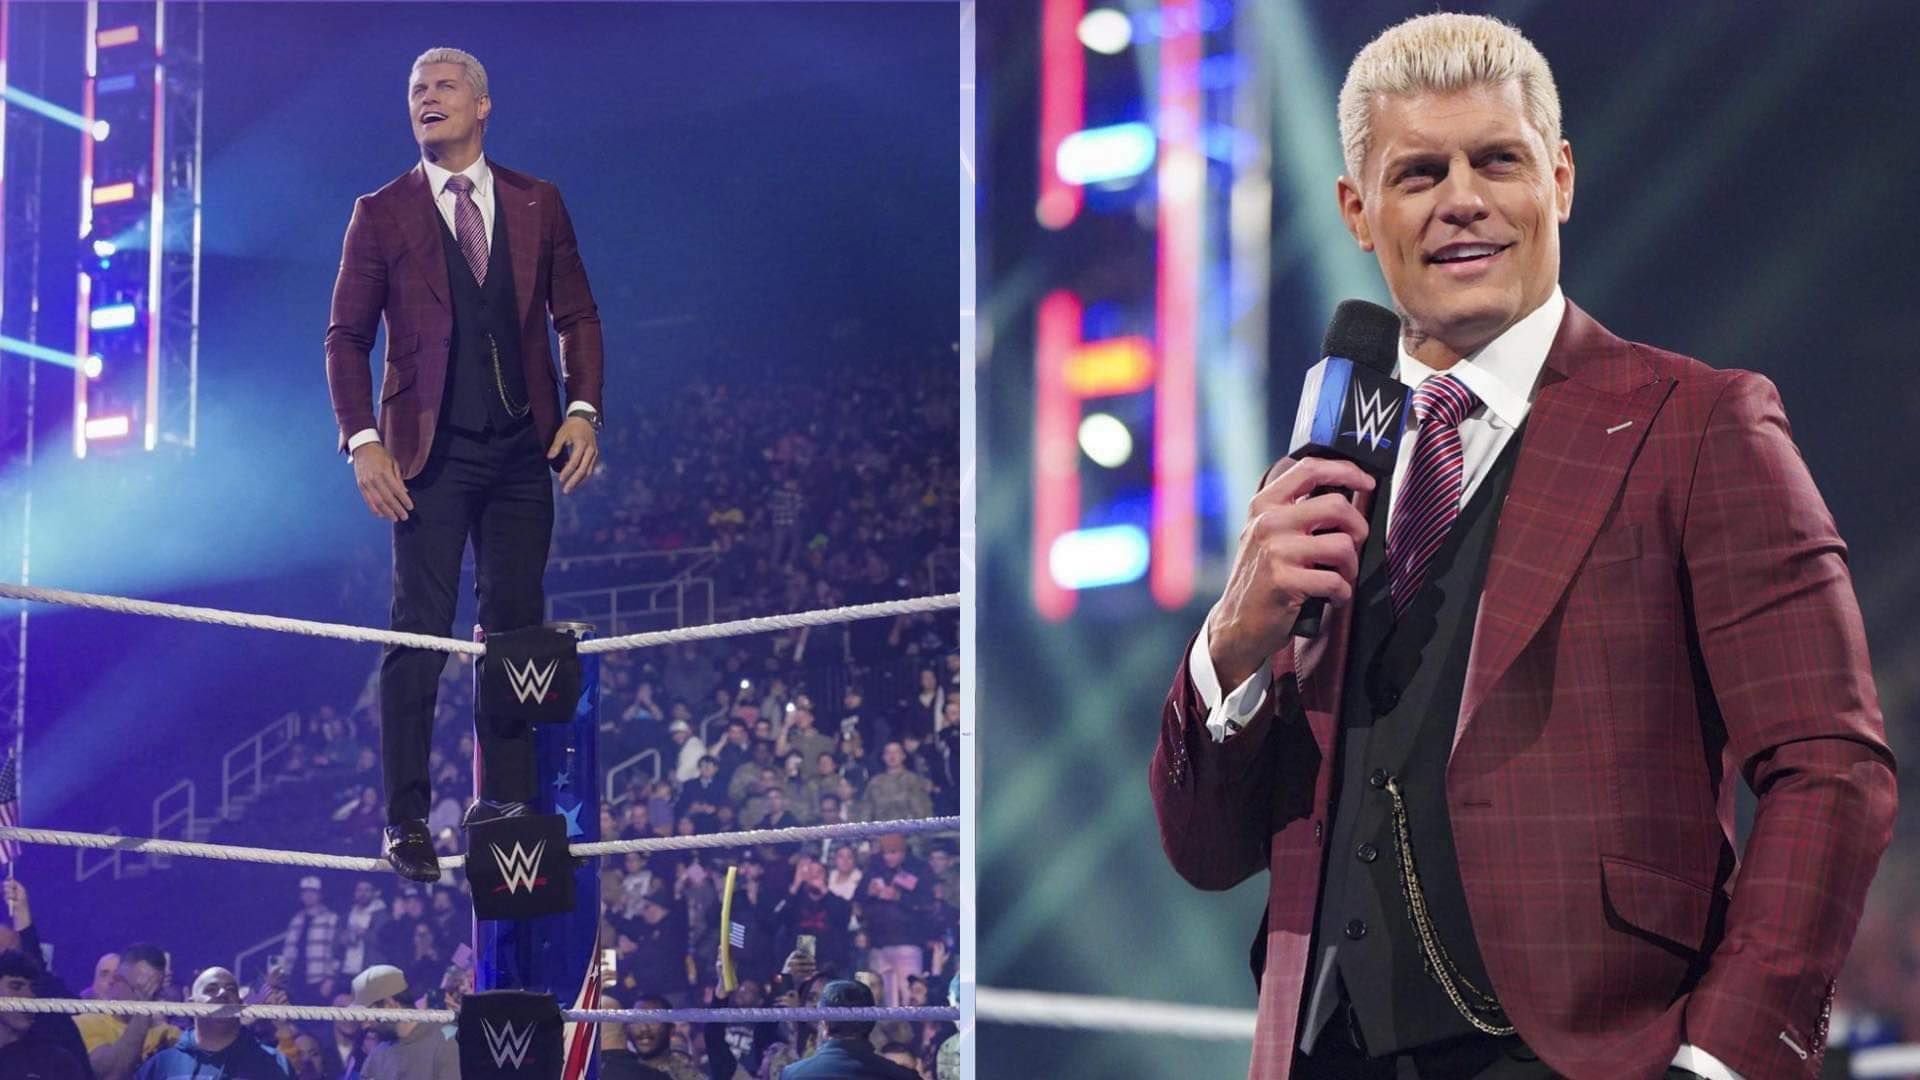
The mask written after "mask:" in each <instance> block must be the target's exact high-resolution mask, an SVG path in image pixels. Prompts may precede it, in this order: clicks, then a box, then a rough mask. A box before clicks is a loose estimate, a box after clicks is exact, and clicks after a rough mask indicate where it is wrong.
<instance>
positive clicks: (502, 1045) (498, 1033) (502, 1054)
mask: <svg viewBox="0 0 1920 1080" xmlns="http://www.w3.org/2000/svg"><path fill="white" fill-rule="evenodd" d="M496 850H497V849H496ZM480 1028H481V1030H482V1031H483V1032H485V1034H486V1036H487V1053H489V1054H492V1055H493V1067H494V1068H496V1069H504V1068H506V1067H507V1061H508V1060H509V1059H511V1060H512V1061H513V1067H514V1068H516V1069H518V1068H521V1067H522V1065H523V1063H524V1062H525V1061H526V1060H527V1049H528V1047H530V1046H532V1045H533V1025H532V1024H528V1025H527V1026H526V1027H525V1028H516V1027H514V1026H513V1025H512V1024H511V1023H505V1022H503V1023H502V1024H501V1025H500V1027H499V1028H495V1027H494V1026H493V1021H491V1020H487V1019H484V1018H483V1019H482V1020H481V1021H480Z"/></svg>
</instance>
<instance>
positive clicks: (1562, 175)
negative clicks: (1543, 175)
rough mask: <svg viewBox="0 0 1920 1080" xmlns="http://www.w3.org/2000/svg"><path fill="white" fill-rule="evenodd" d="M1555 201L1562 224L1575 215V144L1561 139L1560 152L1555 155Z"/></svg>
mask: <svg viewBox="0 0 1920 1080" xmlns="http://www.w3.org/2000/svg"><path fill="white" fill-rule="evenodd" d="M1553 189H1554V191H1553V202H1554V208H1555V209H1556V210H1558V211H1559V214H1560V224H1562V225H1565V224H1566V223H1567V219H1568V218H1570V217H1572V216H1573V144H1572V143H1570V142H1568V141H1567V140H1565V139H1561V140H1560V152H1559V153H1557V154H1555V155H1554V157H1553Z"/></svg>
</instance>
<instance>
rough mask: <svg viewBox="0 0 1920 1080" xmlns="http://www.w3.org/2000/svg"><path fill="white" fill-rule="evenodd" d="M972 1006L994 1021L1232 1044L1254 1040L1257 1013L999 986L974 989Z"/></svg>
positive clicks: (1247, 1010) (1244, 1010) (977, 1012)
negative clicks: (1050, 992)
mask: <svg viewBox="0 0 1920 1080" xmlns="http://www.w3.org/2000/svg"><path fill="white" fill-rule="evenodd" d="M973 1005H974V1016H975V1017H977V1018H978V1019H980V1020H982V1021H986V1022H989V1023H995V1024H1020V1025H1025V1026H1030V1027H1048V1028H1074V1029H1079V1030H1083V1031H1113V1032H1133V1033H1138V1034H1153V1035H1173V1036H1179V1037H1183V1038H1189V1039H1218V1040H1225V1041H1230V1042H1251V1041H1252V1040H1253V1023H1254V1018H1255V1015H1256V1014H1255V1013H1254V1011H1253V1010H1252V1009H1223V1008H1215V1007H1212V1006H1206V1005H1179V1004H1174V1003H1172V1002H1165V1001H1136V1000H1132V999H1129V998H1115V997H1094V996H1091V995H1086V994H1049V993H1041V992H1037V991H1033V990H1000V989H994V988H989V987H985V986H983V987H980V988H979V989H977V990H976V991H974V999H973Z"/></svg>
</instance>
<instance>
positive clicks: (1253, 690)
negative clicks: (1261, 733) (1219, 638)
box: [1187, 623, 1273, 742]
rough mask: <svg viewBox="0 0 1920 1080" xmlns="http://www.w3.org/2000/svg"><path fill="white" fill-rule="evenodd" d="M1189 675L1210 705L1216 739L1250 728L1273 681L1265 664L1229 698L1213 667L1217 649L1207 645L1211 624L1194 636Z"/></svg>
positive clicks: (1203, 701)
mask: <svg viewBox="0 0 1920 1080" xmlns="http://www.w3.org/2000/svg"><path fill="white" fill-rule="evenodd" d="M1187 678H1188V679H1189V680H1190V681H1191V682H1192V683H1193V688H1194V690H1195V692H1197V693H1198V694H1199V695H1200V703H1201V704H1202V705H1205V706H1206V707H1207V731H1208V733H1209V734H1211V735H1212V736H1213V741H1214V742H1226V741H1227V738H1228V736H1230V735H1232V734H1234V733H1235V732H1237V731H1239V730H1240V729H1241V728H1244V727H1246V726H1247V725H1248V724H1249V723H1252V722H1253V718H1254V717H1255V716H1257V715H1259V712H1260V707H1261V706H1262V705H1265V704H1266V703H1267V689H1268V688H1269V687H1270V686H1272V684H1273V672H1272V670H1271V669H1270V668H1269V667H1268V666H1267V665H1266V664H1261V665H1260V666H1259V667H1258V668H1256V669H1254V672H1253V674H1251V675H1249V676H1247V681H1246V682H1243V683H1241V684H1240V685H1239V686H1237V687H1235V688H1234V690H1233V693H1231V694H1227V695H1226V696H1225V697H1222V696H1221V693H1220V676H1219V674H1218V673H1216V672H1215V671H1214V670H1213V651H1212V649H1210V648H1209V647H1208V645H1207V626H1206V624H1205V623H1201V624H1200V633H1199V634H1198V635H1196V636H1195V637H1194V639H1193V651H1192V652H1190V653H1188V654H1187Z"/></svg>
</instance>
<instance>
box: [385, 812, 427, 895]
mask: <svg viewBox="0 0 1920 1080" xmlns="http://www.w3.org/2000/svg"><path fill="white" fill-rule="evenodd" d="M384 854H385V855H386V857H387V861H388V862H390V863H392V864H393V869H394V872H396V873H398V874H399V875H400V876H401V877H403V878H406V879H408V880H409V881H418V882H423V883H426V884H431V883H433V882H436V881H439V880H440V856H439V855H438V854H437V853H436V852H435V851H434V850H433V837H432V836H430V835H428V833H427V823H426V822H424V821H403V822H401V823H400V824H398V825H389V826H387V844H386V850H385V852H384Z"/></svg>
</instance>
